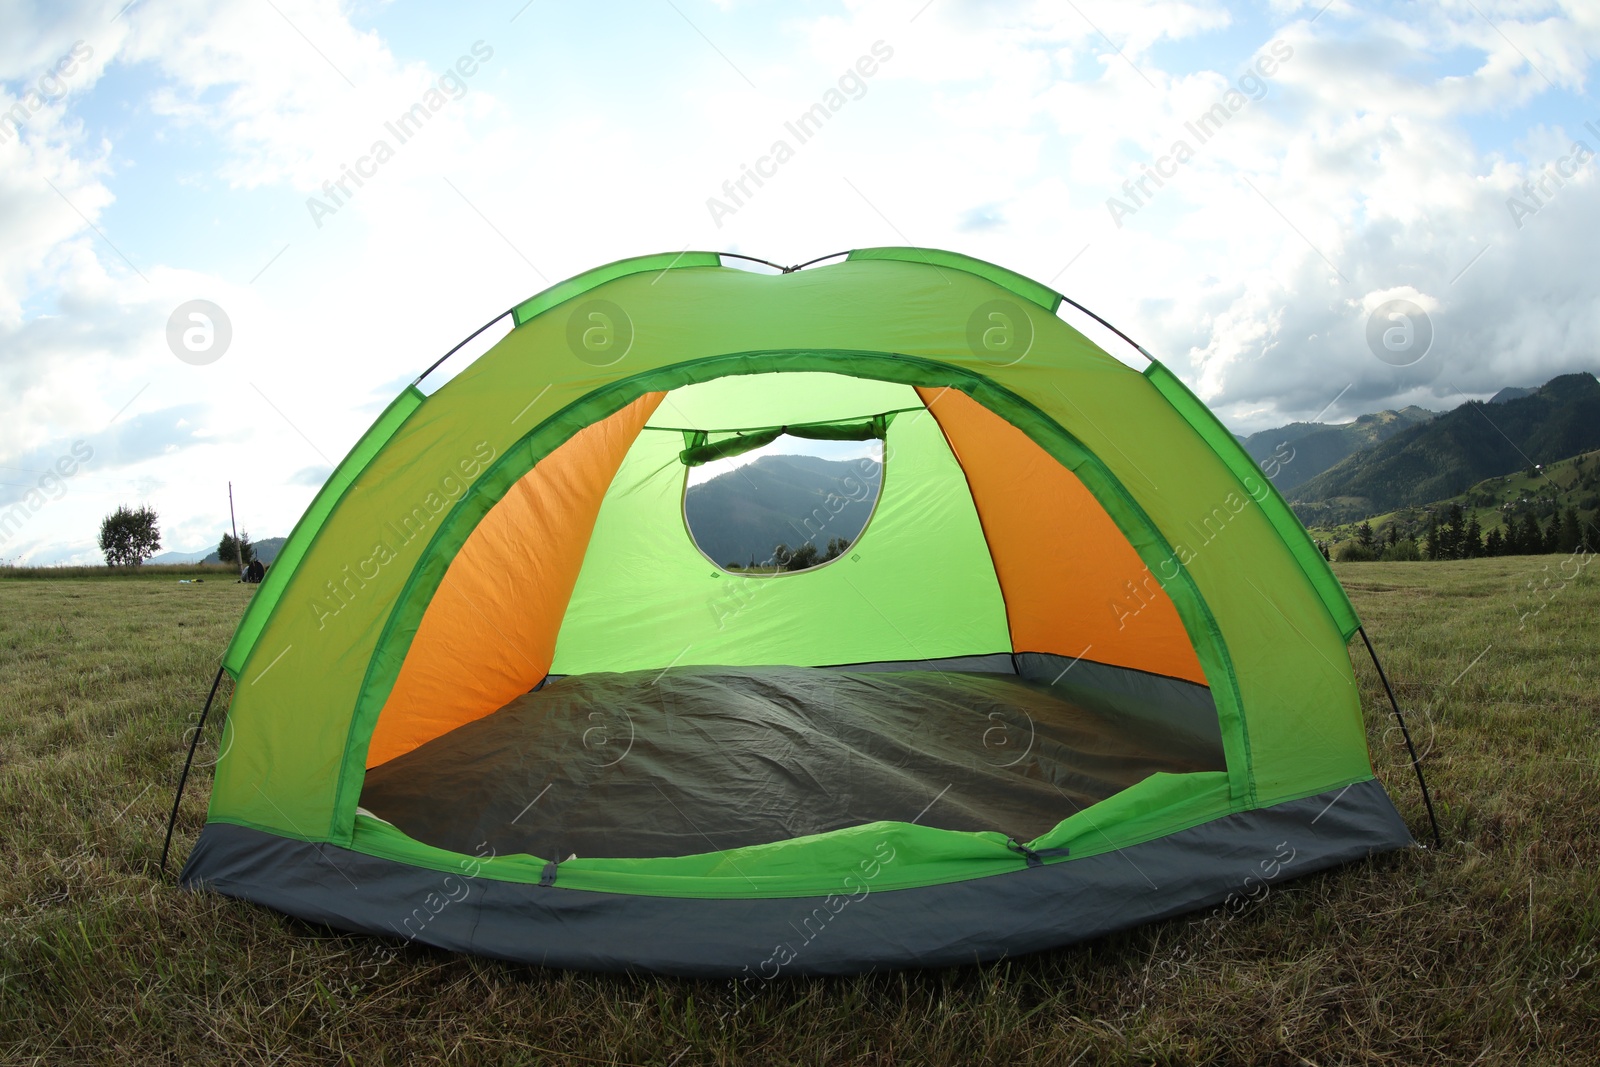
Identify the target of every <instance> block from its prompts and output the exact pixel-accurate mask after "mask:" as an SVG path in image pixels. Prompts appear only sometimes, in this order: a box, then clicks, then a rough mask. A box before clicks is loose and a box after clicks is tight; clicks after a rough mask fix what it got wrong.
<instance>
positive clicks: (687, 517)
mask: <svg viewBox="0 0 1600 1067" xmlns="http://www.w3.org/2000/svg"><path fill="white" fill-rule="evenodd" d="M890 417H891V416H889V415H876V416H873V417H872V418H869V419H860V420H855V421H851V422H831V423H815V424H810V425H804V426H781V427H769V428H765V429H759V430H746V431H738V432H729V433H718V432H708V431H704V430H686V431H684V432H683V436H684V449H683V451H682V452H681V453H679V456H678V458H679V460H680V461H681V462H682V463H683V465H684V467H685V471H686V476H685V478H684V491H683V521H684V526H685V528H686V529H687V531H688V534H689V538H690V540H691V541H693V542H694V545H695V547H696V548H698V549H699V550H700V553H701V554H702V555H704V556H705V557H706V558H707V559H708V560H710V561H711V562H712V563H714V564H716V565H717V566H718V567H720V568H722V569H723V570H725V571H730V572H733V573H738V574H787V573H793V572H797V571H807V570H812V569H814V568H816V567H820V566H823V565H824V564H826V563H830V562H832V561H833V560H836V559H839V558H841V557H843V556H846V555H848V554H849V551H850V548H851V546H852V545H854V544H855V543H856V541H857V540H858V539H859V538H860V537H861V534H862V532H863V531H864V530H865V529H866V527H867V524H868V523H869V522H870V521H871V520H872V516H873V513H874V512H875V511H876V509H877V503H878V497H879V493H880V491H881V489H882V487H883V462H884V451H883V439H884V437H885V435H886V433H887V430H888V425H889V420H890Z"/></svg>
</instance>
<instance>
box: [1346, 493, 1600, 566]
mask: <svg viewBox="0 0 1600 1067" xmlns="http://www.w3.org/2000/svg"><path fill="white" fill-rule="evenodd" d="M1320 547H1321V549H1322V554H1323V556H1325V557H1327V556H1328V555H1329V547H1328V544H1327V543H1326V542H1323V543H1321V545H1320ZM1579 550H1582V551H1585V552H1593V551H1596V550H1600V525H1597V524H1596V522H1595V521H1594V520H1590V521H1584V520H1583V519H1582V518H1581V517H1580V516H1579V515H1578V512H1577V510H1576V509H1574V508H1567V509H1566V510H1564V511H1557V512H1556V513H1555V514H1553V515H1551V516H1550V521H1549V522H1548V523H1541V522H1540V521H1539V518H1538V516H1536V515H1534V514H1533V512H1531V511H1525V512H1523V513H1522V514H1521V515H1520V516H1517V515H1508V516H1506V517H1505V518H1504V519H1503V520H1502V521H1501V525H1499V526H1496V527H1494V528H1493V529H1491V530H1490V531H1489V532H1488V533H1487V534H1485V533H1484V531H1483V528H1482V526H1481V524H1480V523H1479V522H1478V517H1477V515H1475V514H1472V515H1468V514H1465V512H1464V511H1463V509H1462V507H1461V505H1460V504H1451V505H1450V507H1449V509H1448V510H1447V511H1446V512H1445V513H1444V518H1443V521H1441V520H1440V517H1439V513H1438V512H1432V513H1430V514H1429V515H1428V523H1427V526H1426V527H1424V528H1423V529H1422V531H1421V535H1420V536H1418V534H1417V532H1416V530H1415V529H1411V530H1405V531H1402V530H1401V528H1400V524H1399V523H1398V522H1392V523H1390V524H1389V525H1388V526H1386V527H1384V528H1383V530H1382V531H1381V532H1378V531H1374V530H1373V528H1372V522H1371V520H1365V521H1363V522H1362V523H1361V525H1359V526H1357V527H1356V536H1355V540H1353V541H1348V542H1346V543H1345V544H1343V545H1341V546H1340V547H1339V554H1338V558H1339V560H1340V561H1341V562H1352V561H1366V560H1424V559H1426V560H1439V559H1481V558H1484V557H1488V556H1535V555H1540V554H1543V553H1561V554H1563V555H1571V554H1572V553H1574V552H1577V551H1579ZM1330 558H1331V557H1330Z"/></svg>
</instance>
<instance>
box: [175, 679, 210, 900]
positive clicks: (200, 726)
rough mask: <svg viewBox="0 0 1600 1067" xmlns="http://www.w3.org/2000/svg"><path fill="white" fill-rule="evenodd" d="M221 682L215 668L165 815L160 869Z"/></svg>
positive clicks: (176, 823) (176, 822)
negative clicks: (165, 821) (176, 790)
mask: <svg viewBox="0 0 1600 1067" xmlns="http://www.w3.org/2000/svg"><path fill="white" fill-rule="evenodd" d="M221 684H222V668H221V667H218V668H217V676H216V678H214V679H212V681H211V695H210V696H208V697H206V706H205V707H204V708H201V709H200V721H199V722H197V723H195V725H194V736H193V737H191V738H190V739H189V755H188V757H187V758H186V759H185V760H184V761H183V774H182V775H181V776H179V778H178V792H177V795H176V796H174V797H173V798H172V814H171V815H170V816H168V817H167V841H166V844H164V845H162V846H161V870H162V872H163V873H165V872H166V869H167V850H168V849H170V848H171V847H172V828H173V827H175V826H177V825H178V805H179V804H182V803H183V787H184V786H186V785H188V784H189V766H190V765H191V764H192V763H194V750H195V749H196V748H198V747H199V746H200V734H201V732H202V731H203V730H205V728H206V715H207V714H208V713H209V712H210V711H211V702H212V701H213V700H215V699H216V698H217V687H218V686H219V685H221Z"/></svg>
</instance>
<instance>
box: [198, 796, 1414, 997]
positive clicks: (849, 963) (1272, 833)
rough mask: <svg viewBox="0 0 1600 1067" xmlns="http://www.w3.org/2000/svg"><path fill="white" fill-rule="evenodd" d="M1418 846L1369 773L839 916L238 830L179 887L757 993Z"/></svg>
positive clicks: (1195, 899)
mask: <svg viewBox="0 0 1600 1067" xmlns="http://www.w3.org/2000/svg"><path fill="white" fill-rule="evenodd" d="M1412 843H1413V842H1412V838H1411V832H1410V831H1409V830H1408V829H1407V827H1406V824H1405V822H1404V821H1403V820H1402V819H1401V818H1400V816H1399V813H1398V812H1396V811H1395V809H1394V805H1393V804H1392V803H1391V802H1390V800H1389V797H1388V795H1387V794H1386V793H1385V792H1384V790H1383V786H1382V785H1380V784H1379V783H1378V782H1377V780H1376V779H1368V780H1366V781H1363V782H1357V783H1355V784H1354V785H1350V786H1347V787H1345V788H1344V789H1342V790H1333V791H1330V792H1327V793H1323V794H1320V795H1318V796H1314V797H1308V798H1305V799H1303V800H1295V801H1290V802H1288V803H1284V804H1278V805H1275V806H1273V807H1270V808H1262V809H1258V810H1255V811H1248V812H1241V813H1239V814H1237V815H1230V816H1226V817H1224V818H1221V819H1217V820H1214V821H1212V822H1209V823H1205V824H1202V825H1200V826H1196V827H1192V828H1190V829H1188V830H1183V831H1180V832H1178V833H1175V834H1171V835H1169V836H1167V837H1163V838H1158V839H1156V840H1154V841H1147V842H1145V843H1144V844H1140V845H1134V846H1131V847H1129V848H1125V849H1122V850H1121V851H1116V852H1108V853H1104V854H1102V855H1098V856H1091V857H1087V858H1084V859H1067V860H1062V861H1059V862H1052V863H1047V864H1045V865H1043V866H1039V867H1027V868H1024V869H1021V870H1017V871H1013V872H1010V873H1007V874H1001V875H993V876H990V877H986V878H977V879H972V880H969V881H963V882H954V883H949V884H945V885H936V886H926V887H922V888H917V889H896V890H874V891H871V892H869V893H868V894H867V895H866V896H864V897H862V898H860V899H852V900H851V901H850V902H849V903H848V904H847V905H846V906H844V907H839V903H838V899H837V898H835V899H834V900H833V905H834V907H835V908H838V910H837V911H832V910H830V909H829V908H828V907H826V906H825V905H824V903H823V900H822V898H795V897H789V898H778V899H720V900H704V899H690V898H682V897H647V896H633V895H628V894H620V893H596V892H590V891H586V890H572V889H563V888H561V887H560V886H539V885H528V884H524V883H514V882H502V881H494V880H491V879H488V878H484V877H481V876H480V877H478V878H465V877H463V876H460V875H446V874H441V873H440V872H438V871H431V870H426V869H423V868H420V867H412V866H409V865H407V864H404V863H397V862H395V861H393V860H386V859H380V858H378V857H374V856H368V855H365V854H362V853H359V852H353V851H350V850H348V849H343V848H339V847H336V846H333V845H324V844H311V843H307V842H304V841H294V840H290V839H287V838H282V837H278V836H276V835H273V834H268V833H265V832H262V831H260V830H253V829H249V828H246V827H241V826H234V825H231V824H227V823H210V824H208V825H207V826H206V827H205V829H204V830H203V831H201V834H200V840H199V842H198V843H197V844H196V845H195V848H194V851H193V853H191V854H190V856H189V861H188V863H187V864H186V865H185V867H184V871H183V875H182V879H181V884H182V885H183V886H184V887H185V888H190V889H199V888H205V889H211V890H215V891H216V892H219V893H223V894H225V895H227V896H232V897H237V898H239V899H241V900H248V901H251V902H253V903H256V904H261V905H265V906H266V907H269V908H273V909H275V910H277V911H281V912H284V913H287V914H289V915H293V916H297V917H299V918H301V919H305V920H308V921H311V922H316V923H321V924H325V925H327V926H331V927H334V928H336V929H340V930H348V931H353V932H358V933H369V934H376V935H379V936H385V937H388V938H391V939H393V938H401V939H404V940H415V941H417V942H420V943H423V944H428V945H432V946H435V947H437V948H443V949H449V950H451V951H455V952H468V953H473V954H475V955H480V956H493V957H498V958H501V959H506V960H511V961H514V962H519V963H533V964H543V965H547V966H552V967H564V968H575V969H581V970H590V971H651V972H656V973H661V974H670V975H680V976H685V977H700V978H735V979H739V980H742V981H744V982H745V983H746V984H747V985H750V984H757V985H758V984H760V983H761V982H762V981H765V980H770V979H773V978H777V977H779V976H788V975H800V974H855V973H861V972H865V971H873V970H888V969H894V968H900V967H944V966H953V965H959V964H967V963H981V962H984V961H988V960H995V959H999V958H1002V957H1007V956H1017V955H1022V954H1024V953H1029V952H1037V951H1040V950H1042V949H1049V948H1058V947H1060V946H1063V945H1070V944H1073V943H1075V942H1079V941H1085V940H1089V939H1091V938H1096V937H1101V936H1103V935H1105V934H1109V933H1112V932H1114V931H1117V930H1124V929H1127V928H1129V927H1133V926H1138V925H1140V924H1142V923H1148V922H1152V921H1155V920H1159V919H1164V918H1168V917H1171V916H1175V915H1182V914H1185V913H1188V912H1194V911H1198V910H1199V909H1202V908H1206V907H1208V906H1211V905H1222V906H1223V908H1224V912H1223V914H1227V913H1230V911H1231V910H1233V909H1237V908H1239V907H1242V906H1243V905H1242V904H1240V903H1237V902H1248V901H1249V900H1251V899H1255V898H1259V897H1261V896H1262V893H1263V890H1262V887H1263V886H1273V885H1276V884H1281V883H1282V882H1285V881H1287V880H1289V879H1292V878H1296V877H1299V876H1301V875H1305V874H1310V873H1312V872H1314V871H1319V870H1323V869H1326V868H1328V867H1332V866H1336V865H1338V864H1342V863H1348V862H1351V861H1353V860H1358V859H1361V858H1363V857H1366V856H1369V855H1372V854H1374V853H1378V852H1388V851H1392V850H1395V849H1401V848H1406V847H1408V846H1410V845H1411V844H1412ZM446 879H449V880H450V883H451V885H450V886H449V887H446V886H444V885H443V883H444V882H445V880H446ZM461 887H465V889H466V892H465V893H464V894H462V890H461ZM1269 891H1270V890H1269ZM430 894H432V895H433V897H432V899H433V900H434V901H439V900H441V899H444V898H446V897H447V896H451V895H458V894H459V896H458V899H455V900H452V901H450V902H449V903H447V904H445V905H444V906H442V907H440V908H439V910H438V911H437V912H434V911H431V910H430V907H429V906H427V905H426V904H425V902H426V901H428V900H429V898H430ZM1230 897H1232V898H1233V901H1234V902H1235V903H1229V898H1230Z"/></svg>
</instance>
